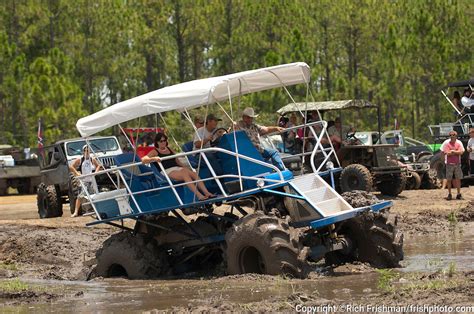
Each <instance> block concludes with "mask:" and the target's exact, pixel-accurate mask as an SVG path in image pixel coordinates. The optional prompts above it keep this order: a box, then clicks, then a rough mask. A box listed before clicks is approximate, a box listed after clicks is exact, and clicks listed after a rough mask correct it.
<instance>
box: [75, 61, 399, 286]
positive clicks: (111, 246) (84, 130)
mask: <svg viewBox="0 0 474 314" xmlns="http://www.w3.org/2000/svg"><path fill="white" fill-rule="evenodd" d="M309 83H310V69H309V67H308V66H307V65H306V64H305V63H293V64H285V65H280V66H274V67H269V68H263V69H258V70H252V71H246V72H241V73H235V74H231V75H226V76H221V77H214V78H209V79H202V80H197V81H191V82H186V83H182V84H177V85H174V86H171V87H166V88H163V89H159V90H156V91H153V92H150V93H148V94H146V95H142V96H138V97H136V98H132V99H129V100H127V101H125V102H122V103H119V104H116V105H112V106H110V107H108V108H106V109H104V110H102V111H99V112H97V113H94V114H92V115H90V116H87V117H84V118H82V119H80V120H79V121H78V123H77V128H78V130H79V132H80V133H81V135H82V136H84V137H86V138H87V137H89V136H91V135H93V134H95V133H97V132H100V131H102V130H104V129H106V128H108V127H111V126H114V125H117V124H120V123H123V122H125V121H128V120H131V119H134V118H138V117H141V116H145V115H149V114H156V113H163V112H167V111H175V110H178V111H181V112H183V114H189V112H188V110H190V109H192V108H196V107H200V106H209V107H211V106H212V105H213V104H215V103H216V102H224V101H227V100H229V106H230V108H232V106H233V104H232V103H233V102H232V100H235V99H237V98H239V99H240V97H241V96H243V95H245V94H249V93H254V92H258V91H264V90H268V89H272V88H276V87H282V86H291V85H295V84H306V85H307V86H309V85H308V84H309ZM150 103H159V104H160V106H150V105H149V104H150ZM216 107H217V106H216ZM219 107H220V106H219ZM220 108H223V107H220ZM209 109H211V108H209ZM231 112H232V109H231ZM234 113H235V111H234ZM235 116H236V115H234V117H235ZM226 117H228V118H231V117H232V114H228V115H226ZM229 122H230V123H231V124H232V122H234V121H229ZM307 125H308V126H314V125H317V126H318V127H320V128H321V130H322V132H323V133H325V132H326V128H327V123H326V122H325V121H319V122H313V123H312V124H311V123H308V124H307ZM300 127H301V126H300ZM313 134H314V133H313ZM169 136H170V137H171V136H172V134H169ZM190 137H191V136H190ZM322 149H323V151H324V154H325V156H326V157H327V158H325V160H323V162H322V163H321V165H319V166H316V164H315V163H314V162H311V167H312V169H313V173H306V174H302V175H296V176H295V175H293V173H292V172H291V171H289V170H279V169H278V168H277V167H275V166H274V165H273V164H271V163H269V162H268V161H266V160H264V159H263V157H262V155H261V154H260V153H259V151H258V150H257V149H256V148H255V146H254V145H253V144H252V142H251V141H250V140H249V138H248V137H247V135H246V133H245V132H244V131H236V132H231V133H227V134H223V135H222V137H221V138H220V140H219V142H218V143H217V144H216V145H215V146H214V147H210V148H204V149H199V150H196V151H189V152H184V153H178V154H176V155H173V156H168V157H163V158H161V162H159V163H152V164H150V165H149V166H148V165H144V164H142V163H141V161H140V158H139V157H138V156H137V155H136V154H135V153H126V154H121V155H116V156H114V159H115V164H116V166H117V167H116V168H115V169H106V170H103V171H99V172H97V173H94V174H92V176H98V175H103V174H106V173H109V174H111V173H116V174H117V176H118V182H117V186H116V188H115V189H113V190H109V191H102V192H101V191H99V192H98V193H96V194H93V195H90V194H88V199H89V202H90V203H91V205H92V207H93V209H94V214H95V215H94V218H95V219H96V220H95V221H93V222H90V223H88V224H87V225H89V226H91V225H98V224H110V225H113V226H115V227H118V228H120V229H122V230H123V231H122V232H119V233H117V234H114V235H112V236H111V237H110V238H109V239H108V240H106V241H105V242H104V244H103V246H102V248H101V249H100V250H99V251H98V252H97V254H96V259H97V266H96V268H95V274H96V275H98V276H104V277H109V276H128V277H129V278H150V277H159V276H162V275H165V274H169V273H170V272H171V273H179V272H183V271H187V270H190V269H196V268H203V267H211V268H212V267H214V266H215V265H216V264H217V263H221V262H222V259H223V256H224V260H225V265H226V267H227V272H228V273H229V274H242V273H264V274H273V275H277V274H285V275H289V276H294V277H304V276H305V274H306V271H307V268H308V265H309V264H310V263H312V262H316V261H319V260H321V259H323V258H324V259H325V260H326V262H327V263H328V264H338V263H343V262H346V261H350V260H360V261H364V262H368V263H371V264H372V265H374V266H377V267H396V266H398V265H399V261H400V260H401V259H402V258H403V251H402V244H403V235H402V234H401V233H400V231H399V230H398V229H397V227H396V222H392V221H388V220H387V219H388V215H387V211H388V209H389V208H390V206H391V205H392V204H391V202H390V201H382V202H380V201H374V200H373V199H372V198H371V197H370V196H368V195H365V194H358V199H359V200H360V198H362V199H363V200H364V202H362V203H358V205H357V206H355V207H354V206H352V205H351V203H350V202H351V201H353V198H352V197H348V198H347V199H345V198H344V197H342V196H341V195H339V194H338V193H337V192H336V191H335V190H334V186H331V185H329V184H328V183H327V182H326V181H324V180H323V179H322V178H321V177H320V176H319V174H320V173H321V172H320V170H321V169H322V168H323V167H324V168H325V169H326V170H325V172H330V173H333V172H338V171H340V170H339V169H337V168H338V167H337V166H336V165H334V164H332V163H331V164H332V165H331V164H330V163H329V160H330V158H331V156H332V155H334V151H333V150H332V149H330V148H329V149H326V148H324V147H323V146H322V144H321V141H320V138H318V137H316V140H315V143H314V149H313V152H312V153H313V154H316V153H317V152H321V150H322ZM206 153H214V154H216V155H217V159H218V162H219V163H220V164H221V166H222V169H223V171H224V173H223V174H222V175H216V173H215V171H214V169H213V167H212V164H211V163H209V161H208V160H207V158H206ZM190 155H195V158H198V159H200V162H199V164H198V167H197V168H196V169H194V170H195V171H196V172H197V173H198V174H199V178H200V179H198V180H194V181H193V182H191V183H198V182H204V183H206V184H208V185H209V189H210V190H211V192H212V193H215V194H216V197H214V198H208V199H205V200H196V196H195V195H194V193H192V192H191V190H190V189H189V188H188V185H187V184H189V183H190V182H186V183H183V182H175V181H173V180H171V179H170V177H169V175H168V174H167V173H166V171H164V167H163V162H164V161H166V160H169V159H173V158H180V157H184V156H190ZM84 177H85V176H80V177H79V179H80V180H81V179H83V178H84ZM210 183H212V184H210ZM222 204H227V205H229V206H228V207H227V209H226V210H225V212H224V209H225V208H220V210H219V211H216V212H214V209H215V207H217V206H220V205H222ZM196 212H197V213H199V216H197V217H194V218H193V219H184V217H183V215H186V214H190V213H196ZM124 220H130V221H132V222H135V224H119V223H117V222H119V221H124ZM375 226H376V227H375Z"/></svg>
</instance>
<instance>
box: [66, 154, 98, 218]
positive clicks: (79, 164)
mask: <svg viewBox="0 0 474 314" xmlns="http://www.w3.org/2000/svg"><path fill="white" fill-rule="evenodd" d="M82 152H83V156H81V158H77V159H76V160H74V161H73V162H72V164H71V165H70V166H69V171H70V172H71V173H72V174H73V175H75V176H80V175H81V174H82V175H86V174H91V173H92V169H93V167H95V171H99V170H100V168H101V165H100V164H99V162H98V161H97V159H95V158H92V157H91V156H90V153H89V147H87V145H84V146H83V147H82ZM77 169H79V170H80V172H79V171H78V170H77ZM81 180H82V183H84V186H85V187H86V189H87V192H88V193H89V194H93V193H95V181H94V178H93V177H92V176H90V177H85V178H83V179H81ZM74 193H75V194H76V207H75V208H74V213H73V214H72V215H71V217H77V216H79V209H80V208H81V202H80V199H81V197H85V196H86V193H85V191H81V190H79V191H74Z"/></svg>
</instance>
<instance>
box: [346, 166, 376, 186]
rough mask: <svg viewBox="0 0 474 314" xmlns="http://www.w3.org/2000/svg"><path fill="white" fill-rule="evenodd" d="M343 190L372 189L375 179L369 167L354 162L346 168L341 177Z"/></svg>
mask: <svg viewBox="0 0 474 314" xmlns="http://www.w3.org/2000/svg"><path fill="white" fill-rule="evenodd" d="M340 185H341V190H342V192H349V191H355V190H360V191H367V192H370V190H371V189H372V185H373V181H372V175H371V174H370V171H369V169H367V168H366V167H365V166H363V165H360V164H352V165H349V166H347V167H346V168H344V170H343V171H342V173H341V177H340Z"/></svg>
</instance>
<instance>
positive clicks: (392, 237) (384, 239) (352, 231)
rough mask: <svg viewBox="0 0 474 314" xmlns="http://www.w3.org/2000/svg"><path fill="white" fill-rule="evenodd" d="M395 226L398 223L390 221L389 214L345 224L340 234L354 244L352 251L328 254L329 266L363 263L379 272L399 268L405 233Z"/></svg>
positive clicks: (349, 221)
mask: <svg viewBox="0 0 474 314" xmlns="http://www.w3.org/2000/svg"><path fill="white" fill-rule="evenodd" d="M396 225H397V219H396V218H395V220H393V221H391V220H388V213H372V212H367V213H364V214H363V215H361V216H359V217H356V218H352V219H350V220H348V221H345V222H343V223H342V225H341V226H340V229H339V231H338V234H343V235H345V236H347V237H348V238H349V239H350V240H351V241H352V245H353V249H352V251H351V252H350V253H349V254H342V253H340V252H338V251H335V252H330V253H328V254H326V257H325V260H326V264H328V265H340V264H344V263H348V262H353V261H360V262H365V263H369V264H370V265H371V266H373V267H376V268H395V267H400V261H401V260H403V233H402V232H401V231H400V230H398V228H397V226H396Z"/></svg>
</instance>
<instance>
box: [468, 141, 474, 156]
mask: <svg viewBox="0 0 474 314" xmlns="http://www.w3.org/2000/svg"><path fill="white" fill-rule="evenodd" d="M469 147H470V148H472V151H471V152H470V153H469V159H470V160H474V137H471V138H470V139H469V141H468V142H467V148H469Z"/></svg>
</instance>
